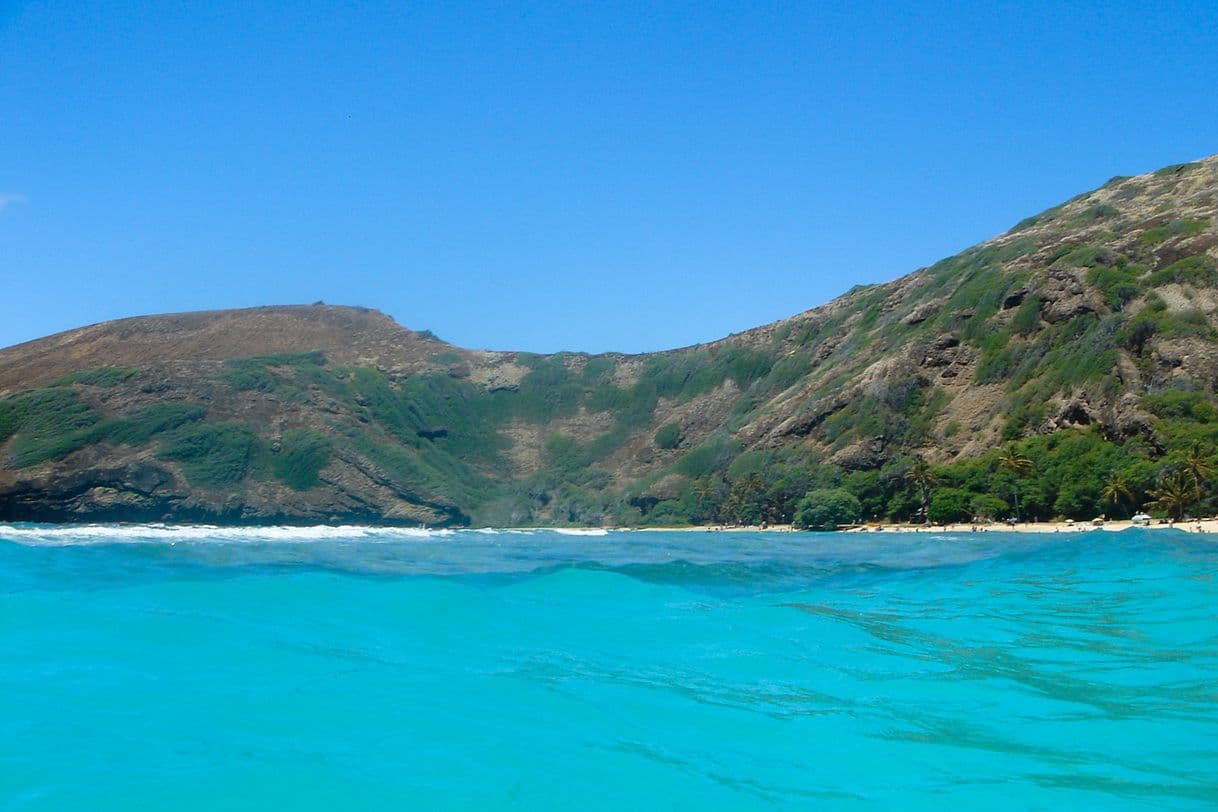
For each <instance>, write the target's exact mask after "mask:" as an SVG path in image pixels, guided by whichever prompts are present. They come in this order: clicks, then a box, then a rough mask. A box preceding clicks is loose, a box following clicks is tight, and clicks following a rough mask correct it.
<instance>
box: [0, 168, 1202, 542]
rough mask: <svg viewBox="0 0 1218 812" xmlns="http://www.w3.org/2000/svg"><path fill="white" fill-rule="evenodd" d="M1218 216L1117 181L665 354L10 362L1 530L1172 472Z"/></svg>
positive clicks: (170, 327) (1188, 199) (345, 323)
mask: <svg viewBox="0 0 1218 812" xmlns="http://www.w3.org/2000/svg"><path fill="white" fill-rule="evenodd" d="M1216 209H1218V158H1208V159H1205V160H1203V161H1200V162H1197V163H1192V164H1184V165H1179V166H1173V167H1167V168H1165V169H1163V170H1160V171H1158V172H1155V173H1151V174H1149V175H1143V176H1139V177H1133V178H1114V179H1113V180H1112V181H1110V182H1108V183H1107V184H1105V185H1104V186H1103V187H1101V188H1100V189H1097V190H1095V191H1093V192H1089V193H1087V194H1083V195H1080V196H1078V197H1076V198H1074V199H1072V200H1070V201H1068V202H1066V203H1064V204H1062V205H1061V206H1058V207H1055V208H1053V209H1050V210H1049V211H1046V212H1044V213H1042V214H1040V215H1037V216H1035V217H1031V218H1028V219H1027V220H1025V221H1024V222H1022V223H1020V224H1018V225H1017V226H1016V227H1014V228H1013V229H1011V230H1010V231H1009V232H1007V233H1005V234H1003V235H1001V236H999V237H996V238H994V239H992V240H989V241H987V242H984V243H982V244H980V245H978V246H975V247H974V248H970V249H969V250H967V251H964V252H963V253H961V254H959V255H957V256H954V257H950V258H948V259H945V260H943V261H941V262H939V263H937V264H935V265H933V266H931V267H929V268H922V269H919V270H917V271H915V272H914V273H912V274H910V275H908V276H906V277H903V278H901V279H898V280H896V281H894V282H890V283H887V284H881V285H872V286H866V287H862V288H858V289H855V290H852V291H851V292H849V293H847V294H846V295H844V296H842V297H841V298H839V299H837V300H834V301H833V302H830V303H829V304H826V305H824V306H822V307H817V308H813V309H812V310H808V311H805V312H803V313H800V314H798V315H796V316H793V317H791V318H789V319H786V320H784V321H781V322H777V323H775V324H770V325H766V326H764V327H760V328H757V329H755V330H752V331H748V332H746V333H742V334H739V335H736V336H732V337H731V338H727V339H724V340H722V341H718V342H714V343H711V344H706V345H699V346H694V347H688V348H684V349H680V350H673V351H669V352H663V353H654V354H649V355H638V356H626V355H613V354H610V355H600V356H588V355H582V354H559V355H551V356H538V355H531V354H527V353H499V352H482V351H470V350H463V349H460V348H457V347H453V346H450V345H447V344H445V343H443V342H440V341H438V340H436V339H435V338H434V337H432V336H430V335H428V334H422V333H415V332H413V331H411V330H408V329H405V328H403V327H400V326H399V325H397V324H395V323H394V322H393V321H392V320H390V319H389V318H387V317H386V316H384V315H382V314H380V313H377V312H376V311H373V310H366V309H362V308H348V307H327V306H324V305H318V306H308V307H267V308H255V309H250V310H234V311H219V312H212V313H189V314H178V315H168V316H155V317H145V318H133V319H125V320H121V321H116V322H109V323H105V324H99V325H94V326H91V327H85V328H81V329H78V330H73V331H69V332H67V333H62V334H59V335H55V336H50V337H48V338H44V339H40V340H37V341H33V342H29V343H26V344H22V345H18V346H15V347H10V348H7V349H4V350H0V520H27V519H32V520H55V521H59V520H208V521H226V522H272V521H274V522H280V521H286V522H330V521H376V522H400V523H408V524H429V525H441V524H443V525H451V524H465V523H468V522H470V521H477V522H487V523H496V524H517V523H525V522H542V521H546V522H550V521H556V522H566V521H576V522H585V523H588V522H591V523H599V522H629V521H633V520H637V519H639V518H641V517H643V516H644V515H645V514H646V513H647V512H648V511H650V510H651V509H653V508H654V507H655V506H656V505H658V504H665V503H673V504H677V503H681V504H685V505H687V506H688V505H693V504H707V503H712V502H713V503H715V504H719V505H720V506H721V505H722V504H723V503H724V500H725V499H726V497H725V496H724V494H725V492H726V490H729V489H736V490H738V488H737V485H739V482H740V481H742V480H741V477H743V476H744V474H743V473H742V472H743V471H744V470H745V469H748V468H749V467H750V466H749V465H746V464H745V463H744V462H741V460H743V459H745V458H747V459H753V460H756V459H763V458H766V459H778V458H781V459H782V460H785V461H787V462H789V461H790V460H793V459H803V460H810V461H813V462H814V463H815V464H817V465H822V466H829V467H831V468H832V469H834V470H837V471H840V472H847V473H848V472H851V471H858V472H868V471H875V472H881V471H886V470H889V469H891V467H892V466H893V465H894V461H899V460H902V459H909V458H911V457H912V456H915V455H916V456H920V457H923V458H926V459H928V460H930V461H931V462H932V463H937V464H941V465H948V464H951V463H953V462H955V461H960V460H966V459H970V458H976V457H978V456H979V455H984V454H985V453H987V452H990V451H991V450H992V449H993V448H995V447H996V446H997V445H998V444H1000V443H1002V442H1003V441H1004V440H1012V439H1018V438H1023V437H1032V436H1041V435H1047V434H1052V433H1054V432H1062V431H1077V430H1085V431H1088V432H1093V433H1095V434H1096V435H1098V436H1102V437H1103V438H1104V440H1105V442H1109V443H1115V444H1124V443H1128V442H1131V441H1136V442H1137V443H1139V445H1138V448H1139V449H1140V451H1139V453H1143V454H1146V455H1149V456H1148V459H1152V458H1153V456H1154V454H1156V453H1163V452H1164V450H1165V447H1166V446H1170V445H1171V442H1170V437H1165V436H1164V427H1163V425H1161V421H1162V420H1163V419H1164V415H1163V414H1162V413H1161V412H1162V410H1161V409H1160V413H1158V414H1156V413H1155V412H1154V410H1153V409H1150V408H1148V405H1147V398H1148V397H1150V396H1157V395H1159V394H1161V393H1164V392H1189V393H1192V394H1191V395H1190V396H1189V397H1191V398H1193V401H1190V402H1194V401H1196V398H1197V397H1200V398H1202V399H1203V400H1206V401H1209V400H1212V394H1213V392H1214V391H1215V389H1216V388H1218V343H1216V341H1215V338H1216V336H1218V315H1216V314H1218V224H1216V223H1215V214H1216V212H1215V210H1216ZM1190 408H1191V407H1190ZM750 455H751V456H750ZM766 455H770V456H769V457H766ZM775 455H777V456H775ZM733 466H734V467H733ZM753 467H756V466H753ZM754 473H756V472H755V471H754ZM690 509H691V510H692V508H690Z"/></svg>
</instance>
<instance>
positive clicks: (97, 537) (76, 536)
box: [0, 524, 457, 546]
mask: <svg viewBox="0 0 1218 812" xmlns="http://www.w3.org/2000/svg"><path fill="white" fill-rule="evenodd" d="M454 532H457V531H454V530H448V529H438V530H431V529H426V528H421V527H372V526H367V525H311V526H287V525H267V526H256V527H221V526H218V525H207V524H181V525H172V524H138V525H132V524H79V525H75V524H74V525H13V524H0V539H4V540H8V541H13V542H16V543H18V544H26V545H30V546H35V545H36V546H70V545H84V544H140V543H148V542H169V543H176V542H192V543H194V542H220V543H242V542H247V543H248V542H279V543H305V542H312V541H329V540H333V541H341V540H357V539H358V540H360V541H362V542H376V541H401V540H404V539H415V540H426V539H439V538H444V537H446V536H451V535H452V534H453V533H454Z"/></svg>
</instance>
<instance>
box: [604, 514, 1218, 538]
mask: <svg viewBox="0 0 1218 812" xmlns="http://www.w3.org/2000/svg"><path fill="white" fill-rule="evenodd" d="M1134 527H1138V528H1141V529H1143V530H1180V531H1183V532H1186V533H1218V517H1215V518H1210V519H1193V520H1189V521H1183V522H1168V521H1163V522H1162V523H1160V522H1159V521H1158V520H1157V519H1156V520H1154V521H1152V522H1151V523H1150V524H1142V525H1135V524H1134V523H1133V521H1131V520H1130V519H1106V520H1104V522H1103V523H1102V524H1095V523H1093V522H1064V521H1062V522H1019V523H1018V524H1014V525H1008V524H1004V523H1001V522H992V523H989V524H971V523H968V522H956V523H952V524H946V525H943V524H931V525H926V524H885V523H883V522H868V523H865V524H859V525H850V526H847V527H842V528H840V529H839V530H837V531H836V532H839V533H962V534H971V533H1086V532H1090V531H1093V530H1101V531H1106V532H1120V531H1122V530H1129V529H1131V528H1134ZM607 529H608V530H613V531H632V532H639V533H800V532H813V531H801V530H796V529H795V528H794V527H792V526H791V525H789V524H778V525H769V526H767V527H759V526H757V525H752V526H747V525H698V526H690V527H611V528H607ZM824 532H828V531H824Z"/></svg>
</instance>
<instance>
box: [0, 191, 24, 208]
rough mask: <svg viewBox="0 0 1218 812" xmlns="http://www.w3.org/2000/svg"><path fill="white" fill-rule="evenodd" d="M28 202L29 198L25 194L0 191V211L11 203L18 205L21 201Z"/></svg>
mask: <svg viewBox="0 0 1218 812" xmlns="http://www.w3.org/2000/svg"><path fill="white" fill-rule="evenodd" d="M29 202H30V201H29V198H27V197H26V196H25V195H19V194H16V193H5V192H0V212H3V211H4V210H5V209H7V208H8V207H9V206H10V205H12V204H18V205H20V204H22V203H29Z"/></svg>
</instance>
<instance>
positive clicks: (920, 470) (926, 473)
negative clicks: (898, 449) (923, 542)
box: [905, 455, 939, 522]
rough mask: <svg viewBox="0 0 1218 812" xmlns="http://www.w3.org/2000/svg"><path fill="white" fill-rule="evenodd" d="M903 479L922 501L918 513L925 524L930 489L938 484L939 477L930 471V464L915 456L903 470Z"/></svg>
mask: <svg viewBox="0 0 1218 812" xmlns="http://www.w3.org/2000/svg"><path fill="white" fill-rule="evenodd" d="M905 479H906V480H907V481H908V482H910V483H911V484H912V485H914V486H915V487H916V488H917V489H918V496H919V497H920V498H921V500H922V508H921V510H920V511H919V513H920V514H921V515H922V521H924V522H925V521H926V508H927V506H928V505H929V504H930V489H931V488H933V487H935V486H936V485H938V484H939V477H938V476H936V475H935V472H934V471H932V470H931V469H930V463H928V462H927V461H926V460H924V459H923V458H922V457H919V456H917V455H915V456H914V458H913V463H912V464H910V466H909V468H907V469H906V470H905Z"/></svg>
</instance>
